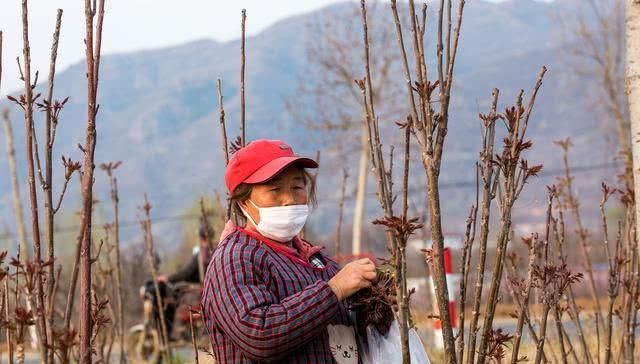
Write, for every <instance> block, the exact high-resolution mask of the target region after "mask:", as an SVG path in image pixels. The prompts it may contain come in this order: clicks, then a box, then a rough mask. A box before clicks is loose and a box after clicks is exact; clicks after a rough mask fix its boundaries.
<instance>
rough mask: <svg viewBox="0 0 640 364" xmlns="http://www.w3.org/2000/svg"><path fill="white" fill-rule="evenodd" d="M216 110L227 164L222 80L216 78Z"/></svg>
mask: <svg viewBox="0 0 640 364" xmlns="http://www.w3.org/2000/svg"><path fill="white" fill-rule="evenodd" d="M218 112H219V114H220V129H221V133H220V134H221V135H222V153H223V155H224V162H225V164H229V143H228V142H227V127H226V125H225V122H224V117H225V114H224V106H223V105H222V81H220V79H219V78H218Z"/></svg>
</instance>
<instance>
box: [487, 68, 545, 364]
mask: <svg viewBox="0 0 640 364" xmlns="http://www.w3.org/2000/svg"><path fill="white" fill-rule="evenodd" d="M546 71H547V69H546V67H544V66H543V67H542V69H541V70H540V73H539V74H538V78H537V80H536V83H535V86H534V88H533V89H534V91H533V92H532V97H531V99H530V101H529V105H528V106H527V111H526V114H525V116H524V120H528V118H529V114H530V113H531V110H532V109H533V103H535V97H534V95H537V90H538V89H539V88H540V86H541V85H542V79H543V78H544V75H545V73H546ZM522 110H523V108H522V92H521V93H520V94H519V95H518V99H517V102H516V107H515V114H514V113H513V112H509V111H508V112H506V113H505V114H506V115H505V119H507V121H508V132H509V134H510V135H509V136H508V137H507V138H505V143H504V148H503V152H502V155H501V156H496V162H497V164H498V165H499V166H500V168H501V170H502V175H503V176H504V181H503V185H504V190H503V191H502V196H501V197H502V198H501V204H500V212H501V217H500V230H499V232H498V239H497V251H496V260H495V264H494V269H493V276H492V279H491V285H490V287H489V294H488V296H487V307H486V310H485V316H484V324H483V335H482V337H481V341H480V346H479V349H478V362H480V363H483V362H484V360H485V357H486V349H487V340H486V338H487V337H488V333H489V330H491V329H492V325H493V319H494V315H495V310H496V305H497V302H498V292H499V290H500V283H501V281H502V271H503V268H504V258H505V255H506V250H507V245H508V242H509V240H510V231H511V209H512V208H513V205H514V203H515V202H516V200H517V199H518V196H519V195H520V192H521V191H522V188H523V187H524V185H525V184H526V182H527V179H528V178H529V177H531V176H536V175H537V173H538V172H539V171H540V170H541V169H542V166H541V165H540V166H532V167H531V168H529V167H528V164H527V161H526V160H524V159H521V155H522V153H523V152H524V151H525V150H527V149H528V148H530V147H531V145H532V143H531V142H530V141H527V142H525V141H524V140H523V139H524V137H525V133H524V127H523V130H522V133H520V132H519V129H518V128H519V126H520V119H521V118H522V116H521V113H522ZM525 126H526V124H525ZM514 145H516V147H514ZM540 340H541V341H542V338H541V339H540Z"/></svg>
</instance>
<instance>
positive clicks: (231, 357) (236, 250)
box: [201, 139, 376, 364]
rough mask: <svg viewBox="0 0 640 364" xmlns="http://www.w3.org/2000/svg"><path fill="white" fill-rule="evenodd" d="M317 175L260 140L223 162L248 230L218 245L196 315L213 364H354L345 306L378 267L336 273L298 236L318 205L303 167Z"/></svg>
mask: <svg viewBox="0 0 640 364" xmlns="http://www.w3.org/2000/svg"><path fill="white" fill-rule="evenodd" d="M317 167H318V164H317V163H316V162H315V161H313V160H311V159H308V158H301V157H296V156H295V155H294V153H293V150H292V149H291V147H290V146H288V145H287V144H285V143H283V142H281V141H277V140H264V139H263V140H256V141H254V142H252V143H250V144H248V145H247V146H246V147H244V148H242V149H240V150H238V151H237V152H236V153H235V154H234V156H233V158H232V159H231V161H230V162H229V165H228V166H227V170H226V173H225V182H226V185H227V188H228V190H229V194H230V196H231V200H232V203H233V205H234V209H235V210H236V213H237V214H238V216H244V217H246V220H247V222H246V224H245V225H244V227H237V228H234V229H233V231H232V232H231V233H229V234H228V235H227V236H226V237H223V240H222V241H221V243H220V244H219V245H218V248H217V250H216V252H215V253H214V255H213V257H212V260H211V263H210V264H209V267H208V269H207V273H206V277H205V282H204V285H205V289H204V292H203V295H202V302H201V305H202V312H203V315H204V318H205V322H206V327H207V330H208V333H209V339H210V340H211V343H212V344H213V348H214V352H215V356H216V359H217V362H218V363H234V364H235V363H262V362H279V363H352V362H353V363H357V360H358V359H357V348H356V347H355V340H353V341H351V340H347V341H344V340H346V339H344V338H343V336H345V332H351V333H352V332H353V330H350V328H349V330H347V331H345V330H344V329H345V328H347V327H348V326H350V325H351V323H350V320H349V316H348V313H347V310H346V308H345V306H344V304H343V303H342V302H343V301H344V300H345V299H346V298H348V297H349V296H351V295H353V294H354V293H355V292H357V291H358V290H360V289H363V288H366V287H370V286H371V284H372V281H373V280H375V278H376V273H375V265H374V264H373V262H372V261H371V260H369V259H361V260H356V261H353V262H351V263H349V264H347V265H345V267H344V268H342V269H339V267H338V265H337V264H336V263H335V262H334V261H333V260H331V259H330V258H329V257H328V256H327V255H325V254H323V253H322V252H321V251H320V250H321V248H319V247H315V246H312V245H311V244H309V243H308V242H306V241H304V240H302V239H301V238H299V237H298V234H299V233H300V231H301V230H302V228H303V226H304V224H305V221H306V219H307V214H308V209H309V208H308V205H309V204H310V203H313V202H314V185H313V180H312V178H311V176H310V175H309V174H308V172H306V170H305V168H317ZM330 333H331V335H332V336H331V337H330Z"/></svg>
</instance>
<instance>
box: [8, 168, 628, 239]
mask: <svg viewBox="0 0 640 364" xmlns="http://www.w3.org/2000/svg"><path fill="white" fill-rule="evenodd" d="M614 167H619V164H617V163H601V164H593V165H589V166H578V167H572V168H571V173H572V174H584V173H589V172H592V171H598V170H604V169H608V168H614ZM560 174H564V169H551V170H548V171H544V169H543V170H542V172H540V174H539V175H538V176H539V177H553V176H558V175H560ZM475 185H476V182H475V181H471V180H460V181H453V182H444V183H441V184H440V189H441V190H444V189H462V188H468V187H470V186H475ZM368 195H370V196H371V195H375V193H368ZM351 198H353V197H350V198H349V199H351ZM327 200H328V201H326V202H324V203H328V202H332V201H335V200H337V198H335V197H329V198H327ZM324 203H323V204H324ZM208 215H209V216H212V215H213V214H208ZM200 216H201V215H200V214H179V215H169V216H161V217H155V218H153V222H169V221H189V220H196V219H199V218H200ZM139 224H140V222H139V221H131V220H130V221H121V222H120V228H130V227H134V226H139ZM79 229H80V225H77V224H76V225H67V226H63V227H56V228H54V232H56V233H64V232H71V231H77V230H79ZM16 237H17V236H16V235H15V234H12V233H5V234H4V235H0V239H11V238H16Z"/></svg>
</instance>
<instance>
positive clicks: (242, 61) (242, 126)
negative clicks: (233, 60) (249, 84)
mask: <svg viewBox="0 0 640 364" xmlns="http://www.w3.org/2000/svg"><path fill="white" fill-rule="evenodd" d="M246 20H247V10H246V9H242V24H241V27H242V36H241V44H242V47H241V58H240V138H241V139H240V143H241V144H240V145H242V146H243V147H244V146H245V145H246V144H247V139H246V135H245V134H246V132H245V112H246V111H245V96H244V95H245V79H244V69H245V63H246V57H245V22H246ZM221 105H222V103H221Z"/></svg>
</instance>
